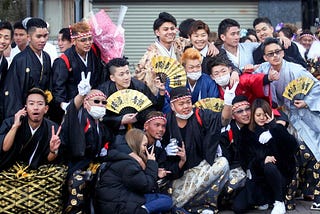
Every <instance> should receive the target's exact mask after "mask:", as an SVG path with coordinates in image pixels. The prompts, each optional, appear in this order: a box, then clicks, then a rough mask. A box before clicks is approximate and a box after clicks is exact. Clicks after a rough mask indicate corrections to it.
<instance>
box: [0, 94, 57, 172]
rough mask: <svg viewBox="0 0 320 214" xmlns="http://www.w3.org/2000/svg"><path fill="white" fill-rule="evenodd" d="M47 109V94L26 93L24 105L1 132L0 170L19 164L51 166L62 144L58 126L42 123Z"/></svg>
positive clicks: (34, 167)
mask: <svg viewBox="0 0 320 214" xmlns="http://www.w3.org/2000/svg"><path fill="white" fill-rule="evenodd" d="M48 109H49V107H48V102H47V96H46V94H45V93H44V92H43V91H42V90H41V89H39V88H32V89H30V90H29V92H28V94H27V99H26V105H25V107H24V108H22V109H20V110H19V111H18V112H17V113H16V114H15V115H14V117H11V118H7V119H6V120H4V121H3V123H2V126H1V128H0V147H1V150H0V170H3V169H5V168H8V167H11V166H12V165H13V164H14V163H15V162H17V161H19V162H20V161H21V162H23V163H26V164H27V165H29V167H30V168H31V169H36V168H37V167H39V166H40V165H42V164H46V163H50V162H53V161H54V160H55V159H56V158H57V156H58V153H59V147H60V144H61V141H60V137H59V133H60V128H59V129H58V126H57V124H55V123H54V122H52V121H50V120H48V119H45V118H44V115H45V114H46V113H47V111H48Z"/></svg>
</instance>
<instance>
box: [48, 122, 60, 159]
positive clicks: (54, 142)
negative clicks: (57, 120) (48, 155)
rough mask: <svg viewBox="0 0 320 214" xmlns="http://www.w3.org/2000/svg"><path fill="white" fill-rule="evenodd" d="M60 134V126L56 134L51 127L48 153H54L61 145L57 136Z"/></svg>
mask: <svg viewBox="0 0 320 214" xmlns="http://www.w3.org/2000/svg"><path fill="white" fill-rule="evenodd" d="M60 132H61V126H59V128H58V131H57V133H55V131H54V126H52V127H51V140H50V151H51V152H53V153H54V152H55V151H57V150H58V149H59V146H60V144H61V141H60V137H59V134H60Z"/></svg>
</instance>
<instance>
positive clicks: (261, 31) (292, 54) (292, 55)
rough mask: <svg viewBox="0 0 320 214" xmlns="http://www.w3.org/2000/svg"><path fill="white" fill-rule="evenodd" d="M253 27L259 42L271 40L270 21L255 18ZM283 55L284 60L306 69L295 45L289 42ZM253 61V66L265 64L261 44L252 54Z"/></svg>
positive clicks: (263, 18)
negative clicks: (269, 38)
mask: <svg viewBox="0 0 320 214" xmlns="http://www.w3.org/2000/svg"><path fill="white" fill-rule="evenodd" d="M253 27H254V29H255V30H256V33H257V36H258V39H259V42H261V43H263V42H264V41H265V39H266V38H268V37H271V38H273V32H274V29H273V27H272V24H271V21H270V19H268V18H267V17H262V18H256V19H255V20H254V21H253ZM281 39H284V37H281ZM284 53H285V54H284V57H285V58H284V59H285V60H286V61H289V62H294V63H297V64H300V65H302V66H303V67H305V68H306V67H307V64H306V62H305V61H304V59H303V58H302V56H301V54H300V52H299V49H298V47H297V45H296V44H294V43H293V42H291V45H290V46H289V47H288V48H286V49H284ZM253 59H254V64H261V63H263V62H265V59H264V53H263V50H262V44H261V45H260V46H259V47H258V48H257V49H256V50H255V51H254V52H253Z"/></svg>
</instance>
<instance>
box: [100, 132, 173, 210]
mask: <svg viewBox="0 0 320 214" xmlns="http://www.w3.org/2000/svg"><path fill="white" fill-rule="evenodd" d="M125 140H126V142H127V144H128V146H129V148H130V153H129V154H127V153H126V152H121V151H119V150H116V149H111V150H109V154H108V156H107V157H106V158H105V161H106V162H105V163H103V164H102V165H101V169H100V172H99V174H98V180H97V185H96V197H95V212H96V213H122V214H138V213H139V214H140V213H141V214H144V213H156V214H158V213H161V212H166V211H169V210H170V209H171V207H172V199H171V197H169V196H167V195H163V194H158V193H155V190H156V189H157V179H158V164H157V162H156V161H155V159H156V158H155V153H154V148H155V147H153V148H152V150H151V152H149V151H148V149H147V146H148V139H147V136H146V135H145V133H144V132H143V131H142V130H139V129H131V130H129V131H128V132H127V133H126V135H125Z"/></svg>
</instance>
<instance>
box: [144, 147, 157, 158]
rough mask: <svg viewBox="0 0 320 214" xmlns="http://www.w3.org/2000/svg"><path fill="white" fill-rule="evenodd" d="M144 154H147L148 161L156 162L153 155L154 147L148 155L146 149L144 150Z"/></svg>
mask: <svg viewBox="0 0 320 214" xmlns="http://www.w3.org/2000/svg"><path fill="white" fill-rule="evenodd" d="M146 154H147V159H148V160H156V156H155V154H154V146H153V147H152V149H151V151H150V153H149V151H148V149H146Z"/></svg>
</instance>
